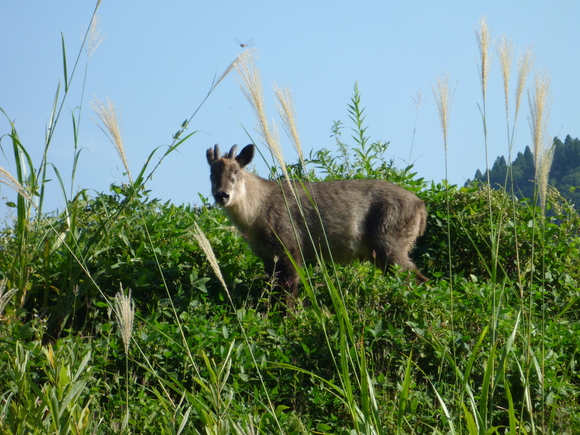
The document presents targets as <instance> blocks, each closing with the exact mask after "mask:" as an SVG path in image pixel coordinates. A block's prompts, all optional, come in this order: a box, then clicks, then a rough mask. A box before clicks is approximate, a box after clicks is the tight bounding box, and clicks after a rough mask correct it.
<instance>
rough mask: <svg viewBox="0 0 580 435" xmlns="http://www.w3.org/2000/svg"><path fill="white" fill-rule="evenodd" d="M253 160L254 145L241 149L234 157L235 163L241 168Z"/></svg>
mask: <svg viewBox="0 0 580 435" xmlns="http://www.w3.org/2000/svg"><path fill="white" fill-rule="evenodd" d="M253 158H254V145H253V144H250V145H246V146H245V147H244V148H243V149H242V151H240V154H238V156H237V157H236V161H237V162H238V164H239V165H240V166H241V167H242V168H243V167H244V166H246V165H247V164H248V163H250V162H251V161H252V159H253Z"/></svg>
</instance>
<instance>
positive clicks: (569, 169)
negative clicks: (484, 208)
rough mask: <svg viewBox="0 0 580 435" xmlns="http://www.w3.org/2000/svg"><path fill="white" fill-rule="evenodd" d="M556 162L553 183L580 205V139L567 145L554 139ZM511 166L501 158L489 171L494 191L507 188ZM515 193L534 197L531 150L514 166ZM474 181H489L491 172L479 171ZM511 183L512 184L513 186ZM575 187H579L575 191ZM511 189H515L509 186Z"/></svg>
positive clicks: (518, 156) (552, 167) (551, 182)
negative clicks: (507, 175)
mask: <svg viewBox="0 0 580 435" xmlns="http://www.w3.org/2000/svg"><path fill="white" fill-rule="evenodd" d="M554 146H555V150H554V160H553V162H552V166H551V169H550V176H549V184H550V185H551V186H554V187H555V188H556V189H558V190H559V191H560V193H561V194H562V196H563V197H564V198H566V199H567V200H569V201H571V202H572V203H574V204H575V205H576V206H577V207H578V206H580V140H579V139H577V138H576V139H572V138H571V137H570V135H568V136H566V139H565V140H564V142H562V141H561V140H560V139H558V138H555V139H554ZM507 170H508V165H507V162H506V159H505V157H503V156H501V157H498V158H497V159H496V161H495V163H494V164H493V166H492V168H491V170H490V171H489V178H490V183H491V185H492V186H493V187H494V188H500V187H506V173H507ZM512 172H513V180H514V192H515V194H516V195H517V196H518V197H525V198H532V197H533V195H534V174H535V167H534V155H533V153H532V151H531V150H530V147H526V149H525V151H524V152H523V153H518V155H517V156H516V158H515V159H514V161H513V163H512ZM472 181H484V182H486V181H487V171H486V172H485V173H481V171H480V170H479V169H478V170H477V172H476V173H475V177H474V178H473V180H468V181H467V184H469V183H471V182H472ZM510 184H511V183H510ZM572 187H578V189H577V190H575V191H574V190H573V191H571V190H570V189H571V188H572ZM507 190H511V186H509V185H508V186H507Z"/></svg>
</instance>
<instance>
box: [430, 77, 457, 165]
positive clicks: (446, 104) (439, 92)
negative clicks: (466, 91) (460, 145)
mask: <svg viewBox="0 0 580 435" xmlns="http://www.w3.org/2000/svg"><path fill="white" fill-rule="evenodd" d="M433 95H434V96H435V102H436V104H437V111H438V112H439V122H440V123H441V131H442V133H443V145H444V146H445V153H446V154H447V136H448V128H449V113H450V112H451V103H452V102H453V93H451V92H450V89H449V75H448V74H446V75H444V76H440V77H438V78H437V85H436V86H435V85H433Z"/></svg>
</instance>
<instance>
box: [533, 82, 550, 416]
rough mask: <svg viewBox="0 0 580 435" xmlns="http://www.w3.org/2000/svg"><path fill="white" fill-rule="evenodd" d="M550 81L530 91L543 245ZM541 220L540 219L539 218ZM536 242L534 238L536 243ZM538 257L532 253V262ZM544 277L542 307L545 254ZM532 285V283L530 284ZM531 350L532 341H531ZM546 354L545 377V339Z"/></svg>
mask: <svg viewBox="0 0 580 435" xmlns="http://www.w3.org/2000/svg"><path fill="white" fill-rule="evenodd" d="M550 82H551V79H550V77H549V76H548V75H547V74H546V73H540V74H536V77H535V87H534V89H533V92H531V93H530V92H529V93H528V98H529V104H530V128H531V132H532V141H533V145H534V164H535V167H536V176H535V178H536V180H535V181H536V184H535V189H534V196H537V198H534V204H538V202H536V201H537V200H538V199H539V204H538V206H539V212H540V217H539V221H540V222H539V225H540V226H539V228H538V229H539V230H540V240H539V241H540V243H541V247H542V248H543V247H544V246H545V240H544V237H545V224H546V222H545V204H546V194H547V189H548V176H549V172H550V167H551V165H552V158H553V153H554V145H553V143H552V144H551V145H546V144H547V143H548V141H547V127H548V119H549V115H550V109H551V104H552V94H551V89H550ZM535 224H537V221H536V222H535ZM535 228H536V225H534V233H535ZM533 245H534V243H533V241H532V246H533ZM533 259H534V257H533V256H532V262H533ZM533 269H534V268H533V267H532V271H531V274H532V275H531V277H530V278H531V279H530V283H532V282H533V273H534V270H533ZM540 272H541V274H540V275H541V281H540V283H539V284H540V289H541V291H542V307H544V298H545V295H544V293H545V292H544V279H545V278H544V277H545V259H544V256H543V255H542V258H541V270H540ZM530 286H531V284H530ZM532 294H533V289H532V288H531V287H530V301H529V309H530V311H529V312H530V318H531V315H532V313H533V311H532V309H533V301H532V297H533V296H532ZM545 325H546V319H545V309H544V308H542V318H541V331H542V337H543V336H544V334H543V332H544V330H545ZM528 334H529V335H528V340H530V343H531V338H532V336H531V334H532V325H531V324H530V325H529V328H528ZM530 350H531V345H530ZM541 352H542V355H541V379H544V368H545V367H544V353H545V346H544V341H543V340H542V350H541ZM530 356H531V357H532V358H531V360H528V367H527V373H528V375H529V371H530V370H531V364H530V362H531V361H535V358H534V356H533V355H530ZM541 391H542V394H543V393H544V384H543V382H542V383H541ZM544 414H545V413H544V401H543V400H542V426H544Z"/></svg>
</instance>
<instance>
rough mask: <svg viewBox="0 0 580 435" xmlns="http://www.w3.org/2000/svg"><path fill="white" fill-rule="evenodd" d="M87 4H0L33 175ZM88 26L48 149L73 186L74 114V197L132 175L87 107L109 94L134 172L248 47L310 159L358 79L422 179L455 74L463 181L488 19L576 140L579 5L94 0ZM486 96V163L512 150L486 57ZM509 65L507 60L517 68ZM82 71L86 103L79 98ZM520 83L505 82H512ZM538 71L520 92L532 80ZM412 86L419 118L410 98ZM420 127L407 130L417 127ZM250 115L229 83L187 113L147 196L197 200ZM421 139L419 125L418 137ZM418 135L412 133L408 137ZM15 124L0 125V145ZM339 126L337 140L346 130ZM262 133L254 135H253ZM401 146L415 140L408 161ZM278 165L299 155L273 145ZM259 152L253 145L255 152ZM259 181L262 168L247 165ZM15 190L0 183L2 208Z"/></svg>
mask: <svg viewBox="0 0 580 435" xmlns="http://www.w3.org/2000/svg"><path fill="white" fill-rule="evenodd" d="M94 6H95V3H94V2H91V1H82V2H81V1H60V2H47V1H38V0H28V1H26V2H2V3H1V4H0V40H1V41H2V44H0V58H1V59H2V67H1V68H0V108H2V109H3V110H4V111H5V112H6V113H7V114H8V116H9V117H10V119H11V120H13V121H14V122H15V124H16V128H17V130H18V133H19V135H20V139H21V141H22V142H23V143H24V145H25V147H26V149H27V150H28V152H29V153H30V154H31V156H32V158H33V160H34V162H35V164H36V165H38V163H39V162H40V159H41V157H42V150H43V147H44V137H45V134H46V131H45V129H46V125H47V123H48V119H49V116H50V111H51V106H52V103H53V100H54V96H55V92H56V89H57V86H58V84H59V83H60V84H61V95H62V87H63V86H64V83H63V68H62V64H63V62H62V48H61V32H62V34H63V35H64V38H65V42H66V49H67V56H68V62H69V73H70V68H72V63H73V61H74V59H75V57H76V54H77V53H78V51H79V48H80V44H81V35H82V33H83V29H85V28H86V27H87V26H88V23H89V20H90V18H91V15H92V11H93V9H94ZM98 16H99V18H100V21H101V25H100V28H101V34H102V35H106V38H105V39H104V40H103V42H102V44H101V45H100V46H99V47H98V49H97V50H96V52H95V53H94V54H93V55H92V57H91V58H90V59H89V61H88V63H87V58H86V56H85V54H84V53H83V55H82V56H81V60H80V63H79V67H78V70H77V75H76V76H75V78H74V80H73V82H72V84H71V91H70V94H69V96H68V97H67V100H66V102H65V106H64V107H65V109H64V111H63V115H62V118H61V120H60V122H59V125H58V130H57V131H56V132H55V137H54V141H53V143H52V145H51V148H50V150H49V158H48V159H49V161H50V162H51V163H53V164H54V165H55V166H56V167H57V168H58V169H59V171H60V173H61V175H62V176H63V178H64V179H65V180H67V182H68V181H70V176H69V174H70V170H71V165H72V156H73V140H72V126H71V121H70V119H71V113H75V114H77V115H78V113H79V112H78V109H77V108H78V107H79V106H80V107H81V108H82V118H81V123H80V133H79V145H80V146H81V147H82V148H83V149H84V150H83V152H82V153H81V157H80V161H79V169H78V174H77V177H76V179H75V180H74V185H73V186H72V190H73V191H77V190H78V189H81V188H86V189H90V190H91V189H94V190H95V191H108V188H109V185H110V184H111V183H121V182H123V181H126V178H125V177H124V176H123V171H124V169H123V166H122V164H121V162H120V161H119V158H118V157H117V155H116V152H115V150H114V148H113V146H112V145H111V143H110V142H109V141H108V139H107V137H106V136H105V135H104V134H103V132H102V131H101V130H100V128H99V127H98V126H97V125H96V124H95V123H94V122H93V121H92V119H96V116H95V115H94V114H93V113H92V112H91V110H90V107H89V103H90V101H91V100H92V99H93V95H96V96H97V97H98V98H100V99H101V100H104V99H105V97H108V98H110V99H111V100H112V101H113V102H114V103H115V104H116V106H117V109H118V111H119V112H120V113H121V114H122V129H123V137H124V142H125V146H126V150H127V157H128V161H129V165H130V167H131V170H132V172H133V173H135V172H137V171H138V170H139V169H140V168H141V166H142V165H143V163H144V161H145V159H146V157H147V156H148V155H149V153H150V152H151V151H152V150H153V149H154V148H155V147H157V146H160V145H166V144H169V143H170V142H171V138H172V135H173V133H175V132H176V131H177V130H178V129H179V126H180V125H181V123H182V122H183V121H184V120H185V119H187V118H189V117H190V116H191V115H192V113H193V112H194V110H195V109H196V108H197V106H198V105H199V103H200V102H201V101H202V99H203V98H204V96H205V94H206V93H207V91H208V88H209V87H210V85H211V82H212V80H213V78H214V76H215V75H216V74H217V75H220V74H221V73H222V72H223V71H224V69H225V68H226V67H227V66H228V65H229V63H230V62H231V61H232V60H233V59H234V58H235V56H236V55H237V54H238V53H240V51H241V50H242V48H240V47H239V46H238V44H237V43H236V38H237V39H239V40H241V41H242V42H244V41H246V40H248V39H250V38H252V40H253V48H255V49H256V50H257V51H258V60H257V66H258V67H259V68H260V71H261V75H262V82H263V85H264V91H265V99H266V102H267V104H268V110H269V116H270V118H271V119H275V120H277V115H276V113H275V110H274V102H273V98H272V90H271V85H272V84H273V83H274V82H275V83H277V84H278V85H287V86H288V87H289V88H290V89H291V91H292V92H293V94H294V100H295V106H296V111H297V113H296V115H297V123H298V128H299V132H300V135H301V140H302V144H303V147H304V149H305V151H306V154H308V152H309V151H310V150H319V149H321V148H323V147H326V148H330V149H334V139H333V138H331V137H330V134H331V132H330V128H331V126H332V124H333V121H335V120H342V121H343V123H344V124H345V125H346V126H347V127H348V126H349V122H348V114H347V104H348V103H349V102H350V98H351V96H352V91H353V87H354V84H355V82H358V86H359V90H360V92H361V96H362V105H363V106H364V107H366V113H367V118H366V121H367V124H368V126H369V128H368V133H369V134H370V136H371V139H374V140H382V141H389V142H390V143H391V145H390V148H389V149H388V151H387V155H388V157H389V158H393V159H395V162H396V164H397V165H399V166H405V165H406V164H407V163H408V162H412V163H414V164H415V170H416V171H417V172H418V174H419V176H422V177H424V178H426V179H429V180H435V181H440V180H441V179H443V178H444V177H445V172H444V168H445V160H444V147H443V142H442V136H441V129H440V126H439V119H438V116H437V108H436V104H435V98H434V97H433V93H432V85H433V84H434V83H435V82H436V80H437V78H438V77H440V76H442V75H443V74H449V79H450V83H451V84H452V86H454V87H455V93H454V99H453V105H452V109H451V115H450V129H449V147H448V156H449V160H448V166H449V180H450V181H451V182H453V183H459V184H463V183H464V182H465V180H466V179H468V178H472V177H473V175H474V173H475V170H476V169H477V168H481V169H483V168H484V166H485V151H484V140H483V128H482V122H481V115H480V112H479V109H478V104H481V101H482V97H481V87H480V83H479V78H478V77H479V76H478V70H477V65H478V57H479V51H478V45H477V41H476V37H475V30H476V29H477V28H478V23H479V20H480V18H482V17H486V19H487V23H488V25H489V27H490V28H491V31H492V38H494V39H495V38H498V37H500V36H501V35H502V34H505V35H507V36H509V37H510V38H511V39H512V41H513V44H514V46H515V55H516V57H517V55H518V54H519V53H520V51H522V50H524V49H525V48H527V47H528V46H530V45H532V46H533V50H534V53H535V55H536V63H535V68H534V71H540V72H547V73H548V74H549V75H550V76H551V78H552V87H551V89H552V96H553V104H552V110H551V116H550V122H549V127H548V133H549V134H550V135H551V136H559V137H560V138H561V139H564V138H565V137H566V135H567V134H570V135H571V136H572V137H578V136H580V131H579V127H580V125H579V120H580V84H579V79H578V73H577V72H578V71H579V70H580V56H579V53H578V50H579V49H578V47H580V34H579V33H578V31H577V20H578V18H579V17H580V2H577V1H554V2H549V3H548V2H545V1H544V2H540V1H530V0H528V1H519V0H518V1H509V0H508V1H477V2H475V1H462V2H460V1H444V0H441V1H414V2H387V1H359V2H354V1H333V2H330V1H319V2H312V1H294V2H278V1H268V2H266V1H252V0H249V1H243V2H229V1H219V0H218V1H211V2H193V1H172V2H162V3H161V2H155V3H153V2H137V1H130V0H127V1H123V2H118V1H111V0H103V1H102V3H101V5H100V8H99V13H98ZM493 54H494V59H493V61H492V66H491V78H490V82H489V88H488V101H487V110H488V131H489V150H490V151H489V154H490V159H491V162H493V160H494V159H495V157H497V156H498V155H507V152H508V149H507V140H506V122H505V115H504V113H505V112H504V110H505V109H504V96H503V88H502V86H503V85H502V82H501V73H500V69H499V62H498V59H497V56H496V53H495V50H494V52H493ZM513 69H514V71H515V64H514V67H513ZM85 70H86V82H84V83H85V88H84V97H83V95H82V94H81V90H82V87H83V81H84V77H85V76H84V75H85ZM512 80H513V82H514V85H515V76H514V77H512ZM532 80H533V73H532V76H531V77H530V80H529V82H528V84H529V85H531V84H532ZM421 91H422V95H423V103H422V105H421V108H420V109H419V111H417V108H416V106H415V103H414V100H413V97H416V96H417V93H418V92H421ZM528 113H529V109H528V102H527V97H526V98H525V100H524V104H523V105H522V112H521V115H520V119H519V124H518V129H517V133H516V141H515V144H514V152H518V151H523V150H524V148H525V146H526V145H530V142H531V135H530V128H529V124H528ZM415 120H417V121H415ZM255 126H256V120H255V119H254V117H253V113H252V110H251V108H250V106H249V104H248V103H247V101H246V100H245V97H244V96H243V94H242V92H241V90H240V89H239V86H238V85H237V83H236V80H235V74H232V75H230V76H228V77H227V78H226V79H225V80H224V82H222V83H221V84H220V86H219V87H218V88H217V89H216V90H215V92H214V93H213V94H212V95H211V96H210V98H209V99H208V101H207V102H206V104H205V105H204V106H203V107H202V109H201V110H200V112H199V113H198V114H197V115H196V116H195V117H194V119H193V121H192V123H191V125H190V128H189V131H190V132H192V131H197V133H196V134H195V135H194V136H193V137H192V138H191V139H189V140H188V141H187V142H186V143H185V144H184V145H182V147H181V148H180V149H179V151H178V152H176V153H174V154H172V155H170V156H169V157H168V158H167V159H166V160H165V161H164V162H163V163H162V165H161V167H160V169H159V170H158V172H157V173H156V175H155V178H154V180H153V181H152V182H150V183H149V184H148V187H149V188H150V189H151V190H152V194H151V196H153V197H158V198H161V199H163V200H171V201H173V202H174V203H176V204H181V203H199V197H198V192H199V193H201V194H202V195H204V196H208V195H209V181H208V178H209V170H208V167H207V163H206V160H205V150H206V149H207V148H208V147H210V146H213V144H215V143H219V144H220V145H221V146H222V147H223V148H229V147H230V146H231V145H233V144H234V143H238V144H240V145H244V144H246V143H248V142H249V139H248V138H247V136H246V133H245V132H244V129H247V130H250V131H253V129H254V127H255ZM415 129H416V130H415ZM414 130H415V134H414V135H413V132H414ZM6 133H9V124H8V122H7V120H6V119H5V118H0V135H4V134H6ZM347 133H348V132H347V131H346V130H345V131H344V134H345V135H347ZM255 137H256V138H257V137H258V135H255ZM411 143H413V148H412V153H411ZM282 144H283V148H284V152H285V156H286V159H287V161H289V162H295V161H296V156H295V153H294V151H293V149H292V147H291V145H290V142H289V141H288V140H287V139H286V138H285V137H284V136H282ZM258 145H260V144H259V143H258ZM1 146H2V148H3V153H0V166H2V167H4V168H6V169H7V170H9V171H11V172H14V171H15V166H14V162H13V160H11V149H10V143H9V141H8V138H6V137H4V138H3V139H2V142H1ZM256 168H257V169H258V171H259V172H260V173H261V174H262V175H264V176H265V175H266V166H265V165H264V164H263V163H259V162H258V164H257V165H256ZM14 197H15V195H14V193H13V192H11V191H10V189H9V188H7V187H6V186H3V185H1V186H0V198H1V199H2V200H1V201H0V214H1V215H2V216H4V215H5V212H6V207H5V205H4V203H5V200H4V198H8V199H9V200H14ZM47 198H48V204H47V206H48V208H57V207H58V208H62V204H63V196H62V194H61V191H60V187H59V186H58V184H57V183H56V181H53V182H51V183H50V185H49V193H48V197H47Z"/></svg>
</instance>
